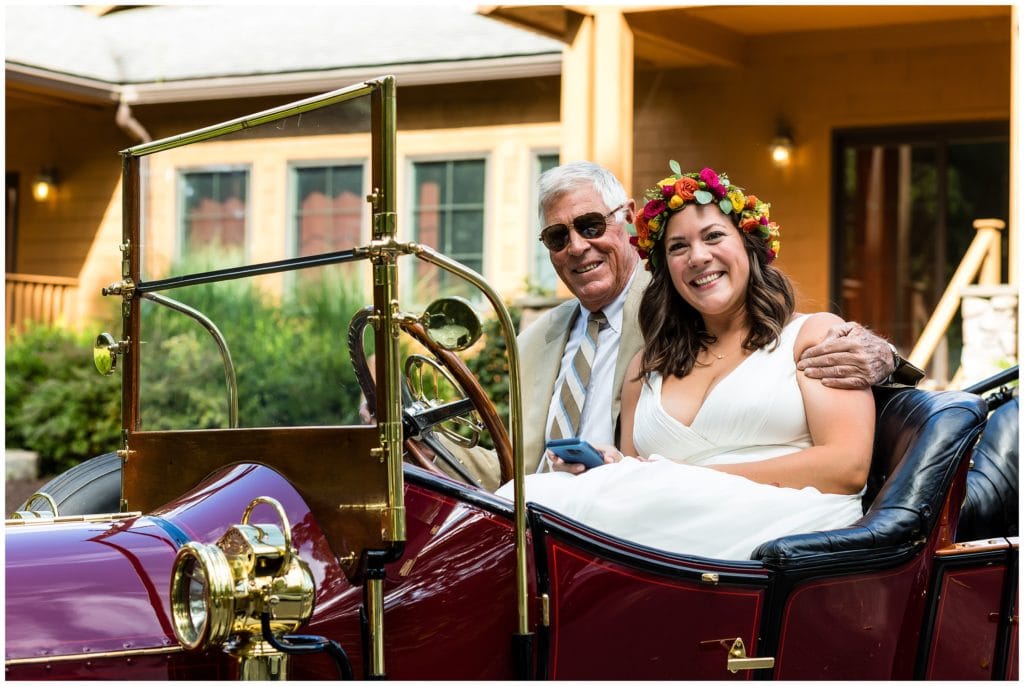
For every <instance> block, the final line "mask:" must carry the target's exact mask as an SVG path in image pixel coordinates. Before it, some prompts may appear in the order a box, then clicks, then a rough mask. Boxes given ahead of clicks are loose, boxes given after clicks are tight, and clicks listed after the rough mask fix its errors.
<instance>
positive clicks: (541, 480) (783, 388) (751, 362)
mask: <svg viewBox="0 0 1024 686" xmlns="http://www.w3.org/2000/svg"><path fill="white" fill-rule="evenodd" d="M804 321H805V317H798V318H796V319H794V320H793V321H791V322H790V323H789V324H788V325H787V326H786V327H785V328H784V329H783V331H782V334H781V336H780V340H779V345H778V346H776V347H775V348H773V349H770V350H768V349H761V350H757V351H755V352H753V353H751V355H749V356H748V357H747V358H746V359H745V360H744V361H743V362H742V363H740V364H739V365H738V366H737V367H736V369H734V370H733V371H732V372H730V373H729V374H728V375H726V376H725V377H724V378H722V379H721V380H720V381H719V382H718V383H717V384H716V385H715V386H714V387H713V388H712V389H711V391H710V392H709V393H708V395H707V397H706V398H705V400H704V403H703V405H702V406H701V408H700V409H699V410H698V412H697V414H696V415H695V416H694V418H693V421H692V423H691V425H690V426H687V425H686V424H683V423H682V422H680V421H679V420H678V419H676V418H675V417H672V416H671V415H670V414H668V412H666V411H665V409H664V407H663V405H662V402H661V391H662V389H661V378H660V377H659V376H657V375H656V374H655V375H652V376H651V378H650V380H649V381H648V382H647V383H645V384H644V385H643V387H642V388H641V392H640V399H639V401H638V403H637V409H636V415H635V417H634V421H633V443H634V446H635V447H636V449H637V451H638V452H639V453H640V455H641V456H643V457H646V458H649V461H641V460H638V459H635V458H632V457H627V458H625V459H623V460H622V461H621V462H617V463H615V464H608V465H603V466H601V467H597V468H595V469H589V470H587V471H586V472H584V473H583V474H581V475H579V476H573V475H571V474H567V473H565V472H550V473H545V474H533V475H530V476H527V477H526V481H525V486H526V499H527V500H528V501H531V502H536V503H540V504H542V505H545V506H547V507H550V508H551V509H554V510H557V511H559V512H561V513H563V514H565V515H567V516H569V517H572V518H573V519H576V520H578V521H580V522H583V523H584V524H587V525H588V526H591V527H593V528H595V529H599V530H601V531H606V532H608V533H610V534H612V535H615V536H618V537H620V538H624V539H628V540H631V541H634V542H636V543H640V544H642V545H648V546H652V547H656V548H661V549H663V550H669V551H672V552H677V553H686V554H693V555H701V556H704V557H713V558H720V559H747V558H749V556H750V553H751V551H752V550H753V549H754V548H756V547H757V546H758V545H759V544H760V543H762V542H764V541H767V540H770V539H773V538H778V537H779V536H786V535H789V534H795V533H804V532H810V531H820V530H827V529H836V528H840V527H843V526H847V525H849V524H852V523H853V522H854V521H856V520H857V519H859V518H860V516H861V504H860V496H859V495H837V494H830V493H821V492H820V491H818V490H817V489H815V488H812V487H807V488H802V489H796V488H779V487H776V486H769V485H766V484H760V483H757V482H754V481H751V480H749V479H746V478H744V477H741V476H736V475H734V474H726V473H724V472H719V471H717V470H713V469H707V468H706V467H707V466H709V465H713V464H724V463H736V462H750V461H754V460H766V459H771V458H774V457H779V456H781V455H785V454H787V453H792V452H796V451H798V450H801V449H803V448H807V447H810V446H811V445H812V443H811V436H810V432H809V430H808V427H807V417H806V415H805V413H804V405H803V396H802V394H801V393H800V388H799V386H798V385H797V380H796V373H797V372H796V365H795V363H794V361H793V350H794V344H795V342H796V337H797V335H798V334H799V331H800V328H801V326H802V325H803V322H804ZM498 495H503V496H505V497H508V498H511V497H512V483H511V482H510V483H508V484H506V485H505V486H503V487H502V488H501V489H499V490H498Z"/></svg>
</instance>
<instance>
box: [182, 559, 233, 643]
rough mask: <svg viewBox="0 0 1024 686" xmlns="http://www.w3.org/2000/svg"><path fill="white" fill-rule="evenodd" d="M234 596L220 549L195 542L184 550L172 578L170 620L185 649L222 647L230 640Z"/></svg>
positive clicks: (229, 571)
mask: <svg viewBox="0 0 1024 686" xmlns="http://www.w3.org/2000/svg"><path fill="white" fill-rule="evenodd" d="M233 592H234V577H233V576H232V574H231V565H230V564H229V563H228V561H227V557H226V556H225V555H224V553H223V552H222V551H221V549H220V548H218V547H217V546H215V545H206V544H203V543H194V542H193V543H187V544H185V545H184V546H182V548H181V550H179V551H178V556H177V557H176V558H175V560H174V573H173V574H172V575H171V617H172V619H173V622H174V635H175V636H177V637H178V640H179V641H181V644H182V645H183V646H185V647H186V648H189V649H193V648H200V647H203V646H205V645H219V644H221V643H223V642H224V641H225V640H226V639H227V637H228V635H229V632H230V630H231V617H232V614H233V607H232V605H233V603H232V600H233V597H232V596H233Z"/></svg>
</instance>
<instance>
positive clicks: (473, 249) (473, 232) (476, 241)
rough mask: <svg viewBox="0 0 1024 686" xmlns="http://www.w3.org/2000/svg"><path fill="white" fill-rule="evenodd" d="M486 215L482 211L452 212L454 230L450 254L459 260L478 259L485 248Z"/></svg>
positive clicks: (449, 246)
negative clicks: (484, 226)
mask: <svg viewBox="0 0 1024 686" xmlns="http://www.w3.org/2000/svg"><path fill="white" fill-rule="evenodd" d="M483 225H484V213H483V212H482V211H480V210H456V211H455V212H452V230H451V233H450V234H449V240H448V246H447V249H448V253H449V255H451V256H452V257H454V258H455V259H457V260H460V261H462V260H461V258H462V257H463V256H465V257H466V258H474V257H478V256H479V255H480V254H482V253H483V248H484V236H483Z"/></svg>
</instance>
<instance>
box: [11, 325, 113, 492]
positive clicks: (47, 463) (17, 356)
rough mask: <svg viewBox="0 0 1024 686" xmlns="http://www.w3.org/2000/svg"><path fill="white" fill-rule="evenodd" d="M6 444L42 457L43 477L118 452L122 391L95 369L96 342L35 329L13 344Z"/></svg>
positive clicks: (20, 335)
mask: <svg viewBox="0 0 1024 686" xmlns="http://www.w3.org/2000/svg"><path fill="white" fill-rule="evenodd" d="M5 373H6V376H5V383H4V386H5V391H6V406H5V409H4V420H5V421H6V429H5V435H4V438H5V441H6V444H7V445H9V446H12V447H20V448H25V449H28V450H32V451H35V452H37V453H39V460H40V462H39V473H40V475H50V474H57V473H60V472H62V471H64V470H65V469H67V468H69V467H71V466H74V465H75V464H77V463H78V462H80V461H81V460H82V459H84V458H87V457H92V456H93V455H98V454H100V453H104V452H108V451H110V450H117V449H118V448H120V447H121V444H120V438H119V437H120V427H121V415H120V407H121V387H120V384H119V383H118V379H117V377H116V376H111V377H101V376H99V375H98V374H97V373H96V370H95V369H94V368H93V364H92V339H91V336H90V335H88V334H74V333H71V332H69V331H66V330H64V329H61V328H58V327H54V326H40V325H35V326H30V327H29V328H27V329H26V330H25V331H24V332H22V333H17V334H14V335H13V336H12V337H11V339H10V340H9V341H8V343H7V350H6V368H5Z"/></svg>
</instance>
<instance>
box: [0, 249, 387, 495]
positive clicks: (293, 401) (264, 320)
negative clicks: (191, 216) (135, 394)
mask: <svg viewBox="0 0 1024 686" xmlns="http://www.w3.org/2000/svg"><path fill="white" fill-rule="evenodd" d="M193 267H194V265H190V266H189V268H188V269H187V270H184V271H202V269H201V266H200V268H193ZM327 272H329V273H327ZM175 273H183V270H181V269H178V270H177V271H176V272H175ZM302 276H303V278H301V279H299V278H297V279H296V280H295V281H296V283H295V284H294V286H295V287H294V288H290V289H286V290H288V292H289V293H290V295H289V296H287V297H286V298H285V300H284V302H281V301H280V299H279V298H277V297H276V296H272V295H269V294H268V292H267V291H266V290H265V289H261V288H259V287H258V286H257V285H256V284H255V283H253V281H254V280H250V279H241V280H236V281H228V282H220V283H215V284H203V285H199V286H191V287H187V288H181V289H178V290H174V291H169V292H168V293H167V296H169V297H173V299H175V300H177V301H179V302H183V303H185V304H187V305H188V306H190V307H192V308H195V309H197V310H199V311H200V312H202V313H204V314H205V315H207V316H208V317H209V318H210V319H211V320H212V321H214V322H215V323H216V325H217V326H218V327H219V328H220V329H221V331H222V333H223V334H224V336H225V338H226V340H227V342H228V345H229V348H230V351H231V354H232V357H233V360H234V363H235V366H236V373H237V383H238V389H239V419H240V422H239V423H240V425H241V426H301V425H320V424H345V423H349V424H357V423H359V415H358V406H359V401H360V389H359V386H358V383H357V382H356V380H355V375H354V373H353V371H352V365H351V363H350V361H349V356H348V350H347V344H346V332H347V326H348V322H349V320H350V319H351V317H352V314H353V313H354V312H355V311H356V310H357V309H359V308H361V307H363V306H364V305H365V304H366V299H365V296H364V295H363V289H362V288H361V287H360V286H359V285H358V282H357V281H356V279H355V277H354V276H352V275H351V274H346V273H345V270H343V269H338V268H334V269H333V270H320V271H319V272H318V274H317V275H316V277H319V278H315V277H314V278H310V275H309V274H303V275H302ZM137 302H139V303H141V306H142V307H143V323H142V335H143V340H142V343H141V345H142V349H143V353H142V356H141V357H142V365H141V376H140V389H139V392H140V398H141V403H140V411H141V425H142V428H143V429H144V430H161V429H170V428H174V429H197V428H224V427H227V426H228V425H229V422H228V400H227V399H228V393H227V390H226V382H225V374H224V366H223V363H222V360H221V357H220V355H219V353H218V352H217V348H216V345H215V344H214V342H213V340H212V339H211V336H210V334H209V333H208V332H207V331H206V330H204V329H203V327H202V326H201V325H200V324H198V323H197V322H195V321H194V320H193V319H191V318H190V317H188V316H185V315H183V314H181V313H179V312H175V311H173V310H170V309H168V308H166V307H163V306H161V305H158V304H155V303H153V302H151V301H148V300H138V301H137ZM119 328H120V327H119V326H118V327H114V330H115V331H116V330H118V329H119ZM91 351H92V336H91V334H74V333H71V332H68V331H66V330H62V329H59V328H56V327H38V326H36V327H32V328H30V329H28V330H27V331H26V332H25V333H23V334H20V335H15V336H14V337H13V338H12V339H11V340H10V341H9V342H8V345H7V351H6V353H7V354H6V377H5V386H6V394H7V402H6V408H5V421H6V430H5V439H6V442H7V445H9V446H12V447H20V448H25V449H28V450H33V451H36V452H38V453H39V455H40V473H41V474H44V475H48V474H55V473H60V472H62V471H64V470H66V469H68V468H70V467H72V466H74V465H75V464H77V463H78V462H81V461H82V460H85V459H88V458H90V457H93V456H95V455H98V454H101V453H104V452H107V451H110V450H116V449H118V448H120V447H121V441H120V425H121V420H120V401H121V384H120V375H119V374H114V375H112V376H110V377H100V376H99V375H97V374H96V371H95V370H94V369H93V365H92V357H91ZM371 352H372V351H371Z"/></svg>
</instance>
